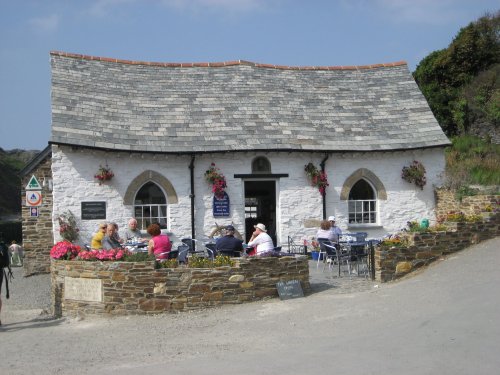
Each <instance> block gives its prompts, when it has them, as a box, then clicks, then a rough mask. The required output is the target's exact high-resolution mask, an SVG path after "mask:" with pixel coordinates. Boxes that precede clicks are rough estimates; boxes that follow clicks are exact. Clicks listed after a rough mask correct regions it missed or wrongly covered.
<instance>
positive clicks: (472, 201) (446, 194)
mask: <svg viewBox="0 0 500 375" xmlns="http://www.w3.org/2000/svg"><path fill="white" fill-rule="evenodd" d="M435 194H436V217H438V218H439V217H445V216H446V214H447V213H449V212H463V213H464V214H465V215H480V214H482V213H483V212H486V213H487V212H489V211H493V210H494V209H495V207H498V206H499V204H500V195H473V196H465V197H463V199H462V201H459V200H458V199H457V198H455V193H454V192H452V191H450V190H447V189H436V190H435Z"/></svg>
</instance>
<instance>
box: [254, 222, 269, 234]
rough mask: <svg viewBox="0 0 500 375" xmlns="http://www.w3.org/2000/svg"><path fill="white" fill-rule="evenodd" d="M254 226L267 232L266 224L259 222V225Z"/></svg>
mask: <svg viewBox="0 0 500 375" xmlns="http://www.w3.org/2000/svg"><path fill="white" fill-rule="evenodd" d="M253 227H254V228H259V229H260V230H261V231H263V232H267V229H266V226H265V225H264V224H261V223H259V224H257V225H254V226H253Z"/></svg>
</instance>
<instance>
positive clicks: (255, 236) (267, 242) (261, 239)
mask: <svg viewBox="0 0 500 375" xmlns="http://www.w3.org/2000/svg"><path fill="white" fill-rule="evenodd" d="M254 228H255V231H254V232H253V233H252V237H250V241H249V242H248V247H256V255H260V254H263V253H267V252H269V251H271V250H274V244H273V240H272V238H271V236H269V234H267V230H266V226H265V225H264V224H262V223H259V224H257V225H254Z"/></svg>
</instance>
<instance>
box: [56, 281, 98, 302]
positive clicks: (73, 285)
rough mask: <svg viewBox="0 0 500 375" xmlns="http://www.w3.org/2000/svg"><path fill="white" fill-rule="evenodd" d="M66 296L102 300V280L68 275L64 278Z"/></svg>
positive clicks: (81, 299) (95, 300) (94, 300)
mask: <svg viewBox="0 0 500 375" xmlns="http://www.w3.org/2000/svg"><path fill="white" fill-rule="evenodd" d="M64 298H65V299H75V300H78V301H90V302H102V280H101V279H81V278H76V277H67V276H66V277H65V278H64Z"/></svg>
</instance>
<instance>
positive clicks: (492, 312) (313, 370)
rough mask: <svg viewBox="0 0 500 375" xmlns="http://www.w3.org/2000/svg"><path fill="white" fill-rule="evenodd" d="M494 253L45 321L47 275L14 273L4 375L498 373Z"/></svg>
mask: <svg viewBox="0 0 500 375" xmlns="http://www.w3.org/2000/svg"><path fill="white" fill-rule="evenodd" d="M498 249H500V238H497V239H493V240H489V241H485V242H484V243H481V244H479V245H475V246H473V247H471V249H469V250H467V251H463V252H460V253H456V254H453V255H452V256H450V257H449V258H448V259H446V260H445V261H443V262H436V263H435V264H433V265H432V266H431V267H429V268H428V269H425V270H422V271H421V272H418V273H416V274H414V275H412V276H411V277H407V278H405V279H403V280H400V281H398V282H395V283H384V284H381V285H380V286H378V285H377V284H376V283H373V282H371V281H369V280H366V279H364V278H362V277H352V278H349V277H343V278H340V279H338V278H336V277H334V276H333V274H332V272H330V271H329V270H325V271H324V272H323V270H322V268H321V266H320V268H319V269H317V268H316V264H315V263H312V262H311V263H310V273H311V282H312V285H313V292H312V293H311V294H309V295H307V296H306V297H305V298H296V299H291V300H286V301H280V300H279V299H278V298H273V299H268V300H264V301H258V302H252V303H246V304H240V305H231V306H222V307H220V308H213V309H207V310H199V311H193V312H186V313H180V314H160V315H150V316H126V317H112V318H109V317H90V316H88V317H84V318H74V319H73V318H71V319H70V318H62V319H54V318H51V317H50V315H47V314H46V313H44V312H43V310H44V308H45V307H46V306H47V303H48V302H49V300H50V299H49V277H48V275H39V276H31V277H28V278H23V277H22V270H19V269H16V270H15V272H16V279H15V280H14V282H13V283H14V284H16V285H15V286H13V289H12V292H13V294H12V297H11V299H10V300H8V301H4V302H5V303H4V308H3V309H2V324H3V326H2V327H0V353H2V354H1V366H0V374H2V375H4V374H5V375H17V374H22V375H26V374H37V375H45V374H47V375H49V374H50V375H53V374H71V375H75V374H76V375H80V374H82V375H84V374H92V375H107V374H120V375H128V374H130V375H132V374H133V375H136V374H141V375H142V374H144V375H148V374H151V375H156V374H166V373H168V374H203V375H220V374H229V373H233V374H255V373H259V374H268V375H274V374H276V375H278V374H285V373H286V374H289V375H295V374H297V375H299V374H300V375H302V374H329V373H335V374H339V375H342V374H352V373H353V372H359V373H363V374H371V375H375V374H382V373H387V374H405V375H423V374H424V375H433V374H440V375H468V374H478V375H483V374H484V375H486V374H488V375H489V374H495V373H498V368H499V367H500V359H499V356H498V352H499V350H500V341H499V339H498V338H499V337H500V325H498V324H495V322H496V321H497V320H498V319H497V318H498V316H499V315H500V300H498V298H492V296H494V295H495V294H494V288H493V289H492V286H494V285H498V284H499V283H500V273H498V266H499V265H500V251H498ZM485 259H487V261H485Z"/></svg>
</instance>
